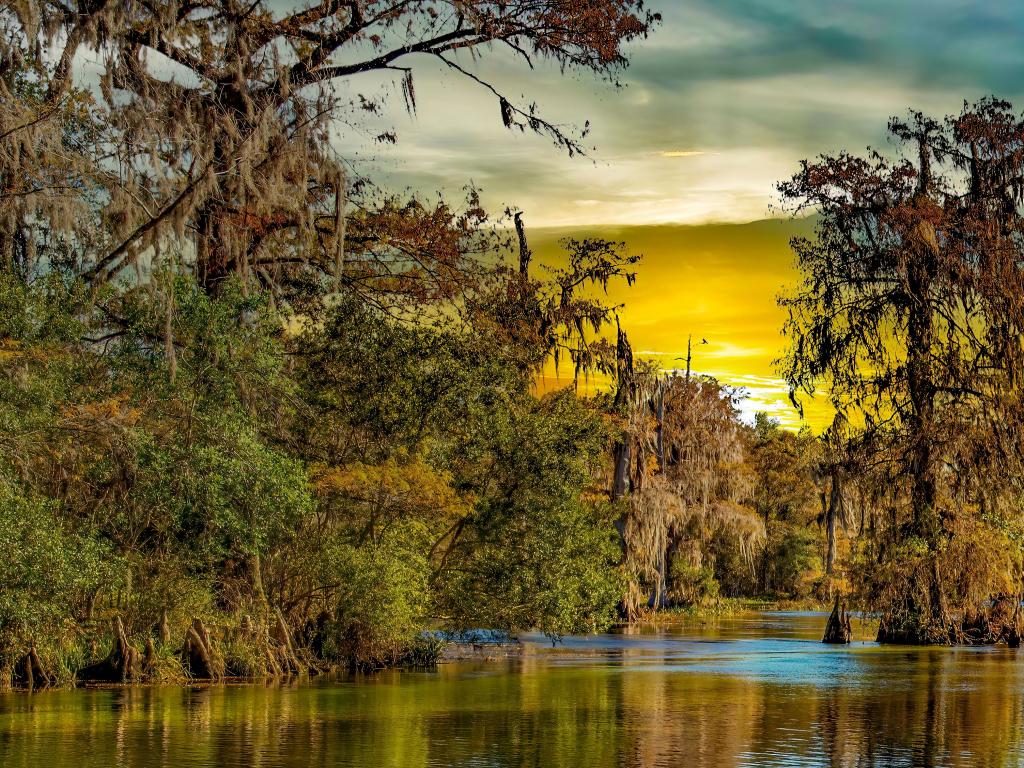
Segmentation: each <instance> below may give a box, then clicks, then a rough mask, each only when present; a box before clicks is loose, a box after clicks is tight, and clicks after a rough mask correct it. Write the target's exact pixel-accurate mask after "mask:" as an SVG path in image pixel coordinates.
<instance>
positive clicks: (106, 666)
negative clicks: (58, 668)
mask: <svg viewBox="0 0 1024 768" xmlns="http://www.w3.org/2000/svg"><path fill="white" fill-rule="evenodd" d="M113 632H114V643H113V645H112V646H111V648H110V653H109V654H107V657H106V658H105V659H102V660H100V661H97V662H95V663H93V664H90V665H88V666H86V667H83V668H82V669H80V670H79V671H78V679H79V680H84V681H86V682H96V683H130V682H135V681H137V680H139V679H141V678H142V658H141V656H140V654H139V651H138V649H137V648H136V647H135V646H133V645H132V644H131V642H130V641H129V640H128V636H127V634H126V633H125V631H124V624H123V623H122V621H121V617H120V616H118V617H117V618H116V619H114V622H113Z"/></svg>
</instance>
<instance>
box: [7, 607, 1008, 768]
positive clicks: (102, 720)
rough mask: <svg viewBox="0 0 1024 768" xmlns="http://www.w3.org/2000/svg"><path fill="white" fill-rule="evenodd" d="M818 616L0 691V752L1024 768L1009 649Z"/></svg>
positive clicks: (112, 761)
mask: <svg viewBox="0 0 1024 768" xmlns="http://www.w3.org/2000/svg"><path fill="white" fill-rule="evenodd" d="M821 624H822V619H821V617H818V616H808V615H805V614H793V615H787V616H782V617H780V616H777V615H776V616H770V617H762V618H759V619H758V618H745V619H742V620H739V619H737V620H723V621H722V622H716V623H712V624H706V625H704V626H696V627H684V628H682V629H680V628H675V629H663V630H646V631H644V632H641V633H636V634H630V635H627V636H623V635H614V636H613V635H609V636H602V637H596V638H578V639H570V641H568V642H567V643H566V644H565V647H564V648H560V649H558V650H556V651H554V652H550V651H548V650H547V649H545V648H544V643H543V641H542V640H540V641H538V644H537V646H536V648H535V649H534V651H535V652H533V653H531V654H530V655H528V656H527V657H526V658H524V659H522V660H519V661H515V662H508V663H500V664H498V663H496V664H475V665H471V664H457V665H448V666H444V667H442V668H441V669H439V670H438V671H436V672H418V673H388V674H382V675H377V676H373V677H363V678H352V679H345V680H339V681H334V682H331V683H327V682H318V683H315V684H312V685H283V686H281V685H269V686H239V687H217V688H207V689H185V690H182V689H176V688H136V689H128V690H100V691H71V692H43V693H40V694H36V695H33V696H28V695H24V694H18V695H6V696H2V697H0V765H3V766H5V768H6V767H8V766H9V767H10V768H21V767H22V766H25V767H28V766H32V767H33V768H35V767H36V766H65V765H68V766H72V765H73V766H84V767H86V768H92V767H93V766H95V767H96V768H99V767H100V766H103V768H106V767H107V766H126V767H134V766H139V767H140V768H141V767H142V766H175V767H176V768H177V767H178V766H186V767H189V766H381V767H384V768H387V767H391V766H393V767H394V768H420V767H422V768H426V767H428V766H431V767H432V766H460V767H461V766H465V767H466V768H469V767H472V768H492V767H493V768H504V767H505V766H508V767H509V768H513V767H514V768H525V767H526V766H531V767H534V766H536V767H538V768H539V767H543V768H548V767H549V766H550V767H551V768H569V767H570V766H571V767H573V768H575V767H576V766H584V765H585V766H593V767H595V768H605V767H610V766H630V767H631V766H685V768H698V767H699V766H804V765H807V766H850V767H851V768H852V767H854V766H911V765H913V766H1011V765H1024V743H1022V738H1024V735H1022V734H1024V723H1022V722H1021V721H1022V716H1024V673H1022V666H1024V656H1018V653H1017V652H1016V651H1012V650H1008V649H986V650H974V649H959V650H949V649H891V648H880V647H877V646H874V645H873V644H866V643H862V644H858V645H854V646H853V647H851V648H839V649H837V648H828V647H825V646H822V645H820V644H819V643H817V642H815V636H816V635H817V633H818V632H819V631H820V627H821Z"/></svg>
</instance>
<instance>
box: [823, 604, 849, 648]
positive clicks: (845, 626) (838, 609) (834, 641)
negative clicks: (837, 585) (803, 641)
mask: <svg viewBox="0 0 1024 768" xmlns="http://www.w3.org/2000/svg"><path fill="white" fill-rule="evenodd" d="M852 637H853V629H852V627H851V625H850V614H849V613H847V612H846V606H845V605H844V604H843V602H842V601H841V600H840V599H839V595H838V594H837V595H836V602H835V605H834V606H833V607H832V613H831V615H829V617H828V623H827V624H826V625H825V636H824V637H822V638H821V642H823V643H829V644H831V645H847V644H849V642H850V640H851V638H852Z"/></svg>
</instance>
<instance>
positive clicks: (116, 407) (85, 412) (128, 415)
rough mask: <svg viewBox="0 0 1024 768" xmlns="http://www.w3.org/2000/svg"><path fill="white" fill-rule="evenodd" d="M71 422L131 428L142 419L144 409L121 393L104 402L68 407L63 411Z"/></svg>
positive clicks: (98, 401)
mask: <svg viewBox="0 0 1024 768" xmlns="http://www.w3.org/2000/svg"><path fill="white" fill-rule="evenodd" d="M61 410H62V414H63V416H64V417H65V418H66V419H68V420H69V421H75V422H80V423H90V424H94V425H99V424H106V425H108V426H119V427H131V426H134V425H135V424H137V423H138V422H139V419H141V418H142V409H141V408H139V407H138V406H137V405H132V404H131V396H130V395H129V394H127V393H124V392H121V393H118V394H116V395H113V396H111V397H108V398H105V399H103V400H97V401H95V402H89V403H77V404H75V405H67V406H64V407H63V408H62V409H61Z"/></svg>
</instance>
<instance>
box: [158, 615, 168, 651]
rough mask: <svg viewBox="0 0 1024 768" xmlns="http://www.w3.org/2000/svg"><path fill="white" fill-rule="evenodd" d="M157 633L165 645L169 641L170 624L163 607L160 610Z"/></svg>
mask: <svg viewBox="0 0 1024 768" xmlns="http://www.w3.org/2000/svg"><path fill="white" fill-rule="evenodd" d="M157 631H158V633H159V635H160V642H161V643H162V644H163V645H167V644H168V643H170V642H171V625H170V623H169V622H168V621H167V609H166V608H164V609H162V610H161V611H160V624H159V626H158V630H157Z"/></svg>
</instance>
